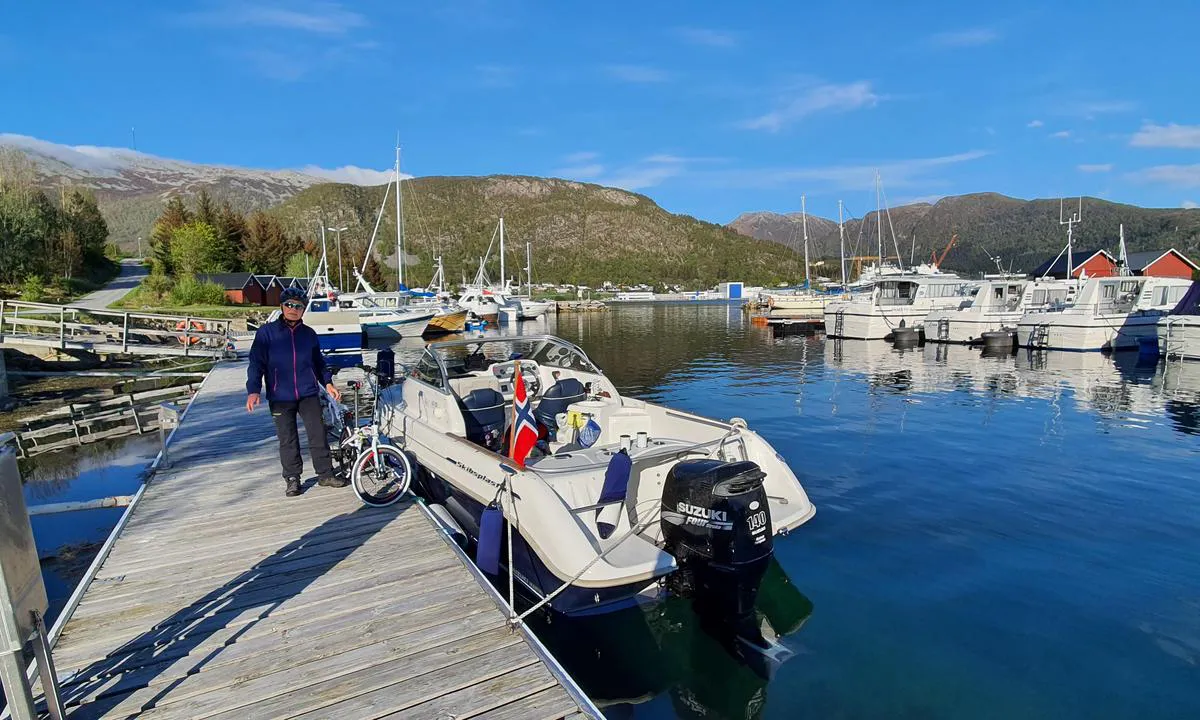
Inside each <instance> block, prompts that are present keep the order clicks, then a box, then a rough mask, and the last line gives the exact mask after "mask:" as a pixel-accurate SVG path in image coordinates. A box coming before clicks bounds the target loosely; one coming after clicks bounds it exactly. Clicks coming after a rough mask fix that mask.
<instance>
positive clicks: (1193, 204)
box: [1179, 200, 1200, 210]
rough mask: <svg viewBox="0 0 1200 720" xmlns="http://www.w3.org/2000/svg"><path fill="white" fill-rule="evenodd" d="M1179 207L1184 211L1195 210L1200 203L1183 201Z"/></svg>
mask: <svg viewBox="0 0 1200 720" xmlns="http://www.w3.org/2000/svg"><path fill="white" fill-rule="evenodd" d="M1179 207H1181V208H1183V209H1184V210H1195V209H1196V208H1200V203H1198V202H1196V201H1195V200H1184V201H1183V202H1181V203H1179Z"/></svg>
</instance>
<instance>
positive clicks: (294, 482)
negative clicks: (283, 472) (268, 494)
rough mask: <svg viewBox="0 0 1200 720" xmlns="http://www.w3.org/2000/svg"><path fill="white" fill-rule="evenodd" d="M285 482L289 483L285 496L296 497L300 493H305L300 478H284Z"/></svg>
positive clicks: (284, 492)
mask: <svg viewBox="0 0 1200 720" xmlns="http://www.w3.org/2000/svg"><path fill="white" fill-rule="evenodd" d="M284 481H285V482H287V489H286V490H284V491H283V494H284V495H287V496H288V497H296V496H297V495H299V494H300V493H302V492H304V490H303V489H301V488H300V478H298V477H288V478H284Z"/></svg>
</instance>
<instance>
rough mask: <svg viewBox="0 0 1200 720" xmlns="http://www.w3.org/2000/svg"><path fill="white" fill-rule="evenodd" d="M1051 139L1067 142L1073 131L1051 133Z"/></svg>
mask: <svg viewBox="0 0 1200 720" xmlns="http://www.w3.org/2000/svg"><path fill="white" fill-rule="evenodd" d="M1050 137H1052V138H1058V139H1060V140H1065V139H1066V138H1069V137H1071V131H1070V130H1059V131H1058V132H1056V133H1050Z"/></svg>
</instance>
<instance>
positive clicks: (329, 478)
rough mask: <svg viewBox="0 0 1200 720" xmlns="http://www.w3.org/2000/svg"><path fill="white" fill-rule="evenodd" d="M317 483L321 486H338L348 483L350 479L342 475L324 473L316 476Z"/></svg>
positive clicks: (344, 485)
mask: <svg viewBox="0 0 1200 720" xmlns="http://www.w3.org/2000/svg"><path fill="white" fill-rule="evenodd" d="M317 484H318V485H320V486H321V487H334V488H340V487H346V486H347V485H349V484H350V481H349V480H347V479H346V478H344V477H338V476H337V475H324V476H322V477H319V478H317Z"/></svg>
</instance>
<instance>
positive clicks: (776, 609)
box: [532, 561, 813, 720]
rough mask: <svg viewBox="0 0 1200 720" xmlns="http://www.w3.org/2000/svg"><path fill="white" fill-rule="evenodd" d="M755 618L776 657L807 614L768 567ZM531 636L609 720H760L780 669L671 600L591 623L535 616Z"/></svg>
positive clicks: (778, 570) (804, 602) (800, 597)
mask: <svg viewBox="0 0 1200 720" xmlns="http://www.w3.org/2000/svg"><path fill="white" fill-rule="evenodd" d="M756 608H757V617H758V622H759V623H760V627H761V629H762V630H763V632H764V635H765V636H767V637H768V638H774V639H776V641H777V642H781V643H783V645H784V647H786V646H787V645H788V644H789V643H791V644H794V642H795V638H794V635H795V633H796V632H797V631H798V630H799V629H800V628H801V627H802V626H803V625H804V623H805V622H806V621H807V620H808V618H809V616H810V615H811V614H812V611H813V605H812V602H811V601H810V600H809V599H808V598H807V597H805V596H804V594H803V593H801V592H800V591H799V590H798V589H797V588H796V586H795V585H793V584H792V582H791V579H790V578H788V576H787V575H786V573H784V571H783V568H782V567H781V566H780V565H779V563H778V562H775V561H772V563H771V565H770V567H769V569H768V571H767V574H766V577H765V578H764V580H763V584H762V587H761V588H760V592H759V597H758V603H757V606H756ZM532 627H533V629H534V631H535V632H537V634H538V636H539V637H541V638H542V639H543V641H544V642H545V643H546V645H547V647H548V648H549V649H550V651H551V652H552V653H553V654H554V656H555V657H557V658H558V659H559V660H560V661H561V662H562V663H563V664H564V666H565V667H567V668H568V669H569V670H570V672H571V674H572V676H573V677H574V678H575V679H576V680H577V681H579V683H580V684H581V685H582V687H583V689H584V690H585V692H587V694H588V696H589V697H591V698H592V699H594V700H595V701H596V702H597V704H599V705H600V706H601V707H603V708H604V713H605V715H606V716H607V717H609V718H613V719H614V720H616V719H619V718H637V717H642V716H650V715H653V716H659V715H661V714H662V710H663V708H662V707H661V706H662V704H663V703H664V702H667V703H669V705H670V711H671V714H673V715H674V716H676V717H681V718H721V719H728V720H735V719H736V720H751V719H754V718H761V717H763V714H764V710H765V708H766V706H767V695H768V684H769V681H770V679H771V677H772V676H773V675H774V673H775V671H776V670H777V669H778V668H777V665H776V663H775V662H773V661H771V660H768V659H766V658H764V657H762V656H760V655H756V654H754V653H751V652H748V651H747V650H746V648H745V646H744V645H743V644H742V643H740V642H739V641H738V640H737V638H735V637H733V636H732V635H731V634H730V632H729V628H728V627H726V626H724V625H721V624H719V623H711V622H706V621H705V620H703V619H702V618H701V617H700V616H698V615H697V614H696V613H695V612H693V610H692V607H691V605H690V603H689V602H687V601H685V600H682V599H679V598H670V599H668V600H667V601H665V602H662V603H658V604H656V605H653V606H651V607H648V608H630V609H628V610H625V611H622V612H619V613H610V614H607V615H600V616H595V617H582V618H564V617H561V616H554V617H553V618H551V617H549V616H542V617H540V618H539V619H538V621H537V623H536V624H534V625H532ZM790 655H791V651H788V652H787V653H786V654H785V657H787V656H790Z"/></svg>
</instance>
